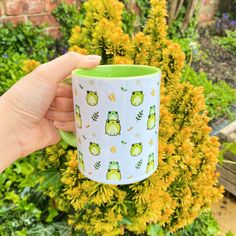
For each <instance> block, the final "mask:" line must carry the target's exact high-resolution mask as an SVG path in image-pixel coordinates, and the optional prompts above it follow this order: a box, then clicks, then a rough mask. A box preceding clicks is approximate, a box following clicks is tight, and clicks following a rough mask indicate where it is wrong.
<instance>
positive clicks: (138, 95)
mask: <svg viewBox="0 0 236 236" xmlns="http://www.w3.org/2000/svg"><path fill="white" fill-rule="evenodd" d="M143 98H144V94H143V91H134V92H132V96H131V98H130V101H131V104H132V105H133V106H139V105H141V104H142V103H143Z"/></svg>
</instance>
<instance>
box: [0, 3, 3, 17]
mask: <svg viewBox="0 0 236 236" xmlns="http://www.w3.org/2000/svg"><path fill="white" fill-rule="evenodd" d="M2 15H3V8H2V5H1V3H0V17H1V16H2Z"/></svg>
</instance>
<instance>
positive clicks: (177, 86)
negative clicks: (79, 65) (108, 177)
mask: <svg viewBox="0 0 236 236" xmlns="http://www.w3.org/2000/svg"><path fill="white" fill-rule="evenodd" d="M150 3H151V10H150V12H149V17H148V20H147V22H146V25H145V26H144V29H143V31H142V32H138V33H134V34H132V36H129V35H128V34H125V33H124V31H123V30H122V21H121V19H122V9H124V6H123V5H122V3H121V2H120V1H118V0H112V1H111V0H103V1H99V0H96V1H94V0H88V1H86V2H85V3H84V8H85V10H86V14H85V15H86V17H85V19H84V22H83V24H82V26H76V27H75V28H73V30H72V35H71V37H70V39H69V43H70V46H71V47H70V50H73V49H75V48H76V50H82V51H83V52H86V53H89V54H90V53H91V54H99V55H101V56H102V64H113V63H120V64H121V63H123V64H144V65H151V66H156V67H160V68H161V70H162V86H161V101H160V104H161V109H160V123H159V125H160V126H159V163H158V164H159V165H158V171H157V172H155V173H154V174H153V175H152V176H150V177H149V178H148V179H146V180H144V181H141V182H138V183H134V184H131V185H125V186H119V185H118V186H113V185H104V184H101V183H97V182H94V181H91V180H89V179H87V178H85V177H84V176H83V175H82V174H81V173H80V172H79V170H78V160H77V152H76V151H75V150H74V149H72V148H70V150H68V149H64V148H63V147H61V146H60V145H59V146H58V145H54V146H52V147H48V148H47V149H46V155H45V157H43V158H41V159H40V160H41V161H42V162H43V163H44V165H43V166H44V169H45V170H47V169H51V168H56V169H57V171H58V173H59V174H60V181H61V183H62V185H61V186H60V187H59V188H57V189H55V187H54V185H51V186H50V187H49V188H48V189H47V190H46V189H45V190H44V194H46V195H48V196H50V198H51V200H52V201H53V202H54V203H55V206H56V207H57V209H60V210H62V211H64V212H65V213H66V214H67V217H68V223H69V224H70V225H71V226H72V228H74V229H75V230H76V231H77V232H78V233H79V234H82V235H83V234H85V235H104V236H106V235H109V236H112V235H121V234H124V233H126V232H127V234H128V233H129V234H143V233H146V232H147V230H148V229H149V227H152V226H150V225H164V226H165V227H164V229H163V230H165V231H167V232H170V231H177V230H178V229H180V228H183V227H184V226H186V225H188V224H189V223H192V222H193V220H194V219H195V218H196V217H197V216H198V215H199V214H200V212H201V211H202V210H204V209H206V208H207V207H208V206H209V205H210V204H211V203H212V202H214V201H217V200H218V199H219V198H220V197H221V196H222V191H223V190H222V187H220V188H219V187H218V186H217V175H216V173H215V166H216V162H217V158H216V156H217V154H218V148H217V147H218V145H219V143H218V141H217V139H216V138H215V137H211V136H210V135H209V133H210V128H209V127H208V121H209V118H208V117H207V112H206V106H205V104H204V96H203V94H202V89H201V88H199V87H194V86H193V85H191V84H190V83H189V82H187V81H182V83H181V82H180V78H181V70H182V68H183V65H184V54H183V52H182V51H181V48H180V46H179V45H178V44H176V43H174V42H173V41H171V40H169V39H167V25H166V1H165V0H161V1H160V0H158V1H157V0H152V1H151V2H150ZM97 9H99V11H98V10H97ZM127 130H128V131H131V130H132V127H130V128H129V129H127ZM155 131H156V130H155ZM156 132H157V131H156ZM61 149H63V150H64V151H65V153H64V154H63V155H62V156H61V157H59V158H58V157H57V158H56V159H55V158H54V156H57V153H58V152H59V150H60V151H61ZM55 160H57V161H56V162H55ZM121 173H122V170H121ZM39 175H40V173H39ZM55 193H56V194H55ZM153 196H155V197H153ZM196 203H197V204H196ZM88 222H93V223H91V224H88ZM127 222H128V223H127ZM129 222H132V223H129ZM154 229H155V227H154Z"/></svg>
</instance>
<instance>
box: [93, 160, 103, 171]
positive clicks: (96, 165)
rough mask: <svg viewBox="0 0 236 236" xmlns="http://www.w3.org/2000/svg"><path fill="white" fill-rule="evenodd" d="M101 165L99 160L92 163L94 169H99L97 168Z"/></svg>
mask: <svg viewBox="0 0 236 236" xmlns="http://www.w3.org/2000/svg"><path fill="white" fill-rule="evenodd" d="M100 167H101V161H97V162H96V163H95V164H94V168H95V169H96V170H99V168H100Z"/></svg>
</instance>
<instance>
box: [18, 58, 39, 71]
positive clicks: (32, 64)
mask: <svg viewBox="0 0 236 236" xmlns="http://www.w3.org/2000/svg"><path fill="white" fill-rule="evenodd" d="M39 65H40V62H38V61H36V60H32V59H29V60H25V61H23V66H22V68H21V69H22V71H23V72H24V73H25V74H28V73H30V72H31V71H33V70H34V69H35V68H36V67H37V66H39Z"/></svg>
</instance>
